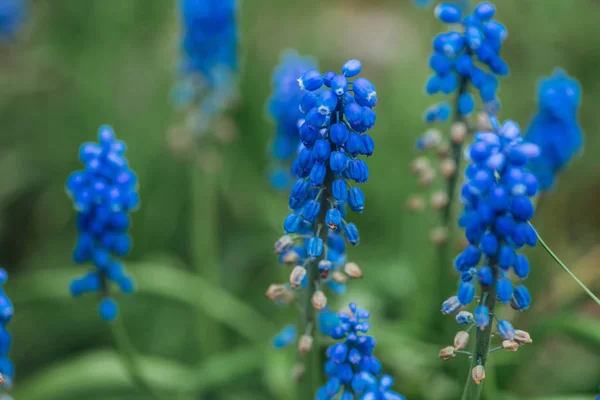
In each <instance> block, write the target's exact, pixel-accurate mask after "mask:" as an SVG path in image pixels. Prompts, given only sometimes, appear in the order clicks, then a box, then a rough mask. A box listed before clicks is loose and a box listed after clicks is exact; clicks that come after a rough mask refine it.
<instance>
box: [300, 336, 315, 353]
mask: <svg viewBox="0 0 600 400" xmlns="http://www.w3.org/2000/svg"><path fill="white" fill-rule="evenodd" d="M312 345H313V338H312V336H308V335H302V336H300V340H298V353H299V354H300V356H304V355H305V354H306V353H308V352H309V351H310V349H312Z"/></svg>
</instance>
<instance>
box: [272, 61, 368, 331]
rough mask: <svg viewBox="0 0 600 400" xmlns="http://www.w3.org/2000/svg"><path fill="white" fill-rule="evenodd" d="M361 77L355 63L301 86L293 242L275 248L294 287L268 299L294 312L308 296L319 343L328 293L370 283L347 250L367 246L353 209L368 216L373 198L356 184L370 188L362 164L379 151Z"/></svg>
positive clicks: (308, 317) (309, 323)
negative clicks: (361, 282) (295, 304)
mask: <svg viewBox="0 0 600 400" xmlns="http://www.w3.org/2000/svg"><path fill="white" fill-rule="evenodd" d="M361 69H362V65H361V63H360V62H359V61H358V60H350V61H348V62H346V63H345V64H344V65H343V67H342V73H341V74H336V73H334V72H327V73H325V74H324V75H322V74H321V73H320V72H319V71H317V70H314V69H311V70H308V71H306V72H305V73H304V74H302V75H301V76H300V77H299V78H298V79H297V81H298V85H299V87H300V89H301V90H302V91H304V94H303V95H302V97H301V98H300V100H299V106H300V110H301V111H302V114H303V120H304V121H303V123H302V125H301V126H300V131H299V132H300V141H301V145H300V151H299V153H298V155H297V157H296V159H295V160H294V162H293V163H292V173H293V174H294V175H295V176H296V177H297V180H296V182H295V184H294V185H293V187H292V188H291V190H290V197H289V207H290V209H291V213H290V214H289V215H288V216H287V218H286V219H285V221H284V224H283V227H284V231H285V235H284V236H282V237H281V238H280V239H279V240H278V241H277V242H276V243H275V253H276V254H278V255H279V261H280V263H281V264H283V265H287V266H289V267H292V270H291V273H290V279H289V283H286V284H274V285H271V287H269V290H268V291H267V296H268V297H269V298H271V299H272V300H274V301H276V302H277V303H279V304H289V303H290V302H292V301H294V300H295V298H296V295H295V291H296V290H298V289H303V290H307V291H308V295H307V296H298V297H299V298H300V297H303V298H304V299H305V300H304V303H303V304H302V305H301V307H302V308H303V309H304V310H305V312H304V315H305V318H304V320H303V321H302V322H301V324H300V326H299V329H298V334H299V335H304V336H312V332H313V330H314V328H315V327H316V326H317V325H318V324H317V321H316V320H315V317H314V311H313V309H314V310H317V311H319V319H321V318H322V317H323V318H324V319H327V318H329V317H328V315H330V312H327V308H326V305H327V295H326V294H325V290H326V289H329V291H331V292H333V293H343V292H344V291H345V288H346V281H347V280H348V279H357V278H360V277H361V276H362V271H361V269H360V267H359V266H358V265H357V264H355V263H352V262H347V259H346V244H347V243H350V244H351V245H353V246H356V245H358V242H359V235H358V229H357V227H356V225H354V224H353V223H352V222H349V221H348V217H347V214H346V208H347V207H349V208H350V210H352V211H354V212H362V211H363V210H364V207H365V196H364V194H363V192H362V190H361V189H360V187H359V186H357V185H356V184H361V183H364V182H366V181H367V180H368V178H369V169H368V166H367V164H366V162H365V161H364V160H362V159H361V158H360V156H370V155H371V154H373V151H374V146H375V145H374V142H373V139H372V138H371V136H370V135H369V134H367V133H366V132H367V131H368V130H370V129H371V128H372V127H373V126H374V125H375V112H374V111H373V107H374V106H375V105H376V104H377V94H376V92H375V87H374V86H373V84H372V83H371V82H369V81H368V80H367V79H364V78H355V77H356V76H357V75H358V74H359V73H360V72H361ZM296 107H298V105H296ZM334 319H335V318H334ZM319 325H321V324H319ZM326 325H327V324H326ZM284 336H285V337H288V338H290V337H292V336H291V335H284Z"/></svg>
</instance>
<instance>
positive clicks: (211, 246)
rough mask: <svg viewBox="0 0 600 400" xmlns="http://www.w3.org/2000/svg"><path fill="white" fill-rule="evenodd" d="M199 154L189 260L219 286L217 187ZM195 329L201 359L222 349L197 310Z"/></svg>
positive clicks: (216, 329) (193, 174)
mask: <svg viewBox="0 0 600 400" xmlns="http://www.w3.org/2000/svg"><path fill="white" fill-rule="evenodd" d="M199 161H200V160H199V155H198V152H196V156H195V157H194V158H193V159H192V164H191V171H190V208H191V218H190V224H191V226H190V242H189V246H190V249H189V251H190V257H191V263H192V266H193V268H194V270H195V271H196V273H197V274H198V275H200V276H201V277H202V278H204V280H205V281H206V282H207V283H209V284H211V285H213V286H215V287H220V286H221V276H220V269H219V266H220V264H219V257H218V248H217V247H218V243H217V235H218V223H219V221H218V212H219V207H218V186H217V183H218V181H217V179H218V177H217V174H216V173H215V172H214V171H204V170H203V169H202V168H201V167H200V162H199ZM197 323H198V326H197V328H196V329H195V331H196V333H197V337H198V345H199V347H200V351H201V359H204V358H206V357H208V356H210V355H212V354H215V352H216V351H218V350H219V349H220V348H221V347H222V341H223V336H222V334H221V332H220V325H219V324H218V323H217V322H216V321H215V320H214V319H212V318H210V317H209V316H208V315H206V313H204V312H203V311H201V310H198V320H197Z"/></svg>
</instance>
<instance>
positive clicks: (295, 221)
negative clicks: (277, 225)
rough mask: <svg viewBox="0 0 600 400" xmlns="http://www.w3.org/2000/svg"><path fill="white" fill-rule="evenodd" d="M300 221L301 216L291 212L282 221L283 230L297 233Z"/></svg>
mask: <svg viewBox="0 0 600 400" xmlns="http://www.w3.org/2000/svg"><path fill="white" fill-rule="evenodd" d="M301 223H302V216H301V215H300V214H298V213H291V214H290V215H288V216H287V217H286V219H285V221H284V222H283V230H284V231H285V233H297V232H298V230H299V229H300V224H301Z"/></svg>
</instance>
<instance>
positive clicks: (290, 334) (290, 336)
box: [272, 325, 297, 349]
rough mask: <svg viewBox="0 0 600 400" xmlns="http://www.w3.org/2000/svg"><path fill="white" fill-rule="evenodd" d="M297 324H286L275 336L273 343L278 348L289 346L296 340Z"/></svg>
mask: <svg viewBox="0 0 600 400" xmlns="http://www.w3.org/2000/svg"><path fill="white" fill-rule="evenodd" d="M296 336H297V333H296V326H294V325H286V326H285V327H284V328H283V329H282V330H281V331H280V332H279V333H277V335H275V337H274V338H273V342H272V345H273V347H275V348H276V349H282V348H284V347H287V346H289V345H290V344H292V343H294V342H295V341H296Z"/></svg>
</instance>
